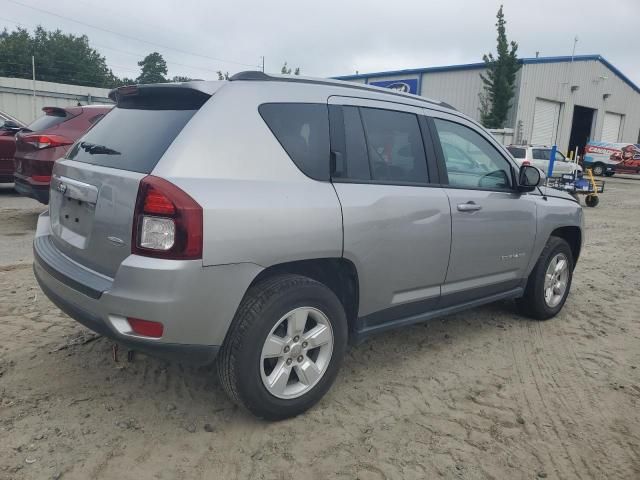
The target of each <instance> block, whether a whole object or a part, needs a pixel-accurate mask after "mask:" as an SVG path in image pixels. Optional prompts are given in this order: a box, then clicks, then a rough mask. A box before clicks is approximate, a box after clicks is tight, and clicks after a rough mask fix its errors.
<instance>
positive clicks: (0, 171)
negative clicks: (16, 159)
mask: <svg viewBox="0 0 640 480" xmlns="http://www.w3.org/2000/svg"><path fill="white" fill-rule="evenodd" d="M24 126H25V125H24V124H23V123H22V122H20V121H19V120H18V119H16V118H13V117H12V116H11V115H8V114H6V113H4V112H0V183H13V154H14V153H15V152H16V139H15V136H16V133H17V132H18V131H19V130H20V129H21V128H23V127H24Z"/></svg>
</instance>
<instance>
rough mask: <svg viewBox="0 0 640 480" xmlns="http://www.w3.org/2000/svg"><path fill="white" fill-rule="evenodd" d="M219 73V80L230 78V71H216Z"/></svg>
mask: <svg viewBox="0 0 640 480" xmlns="http://www.w3.org/2000/svg"><path fill="white" fill-rule="evenodd" d="M216 73H217V74H218V80H229V72H224V73H222V70H218V71H217V72H216Z"/></svg>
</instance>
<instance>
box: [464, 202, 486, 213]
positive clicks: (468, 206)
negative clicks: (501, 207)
mask: <svg viewBox="0 0 640 480" xmlns="http://www.w3.org/2000/svg"><path fill="white" fill-rule="evenodd" d="M478 210H482V206H481V205H477V204H476V202H474V201H473V200H470V201H468V202H467V203H459V204H458V211H459V212H477V211H478Z"/></svg>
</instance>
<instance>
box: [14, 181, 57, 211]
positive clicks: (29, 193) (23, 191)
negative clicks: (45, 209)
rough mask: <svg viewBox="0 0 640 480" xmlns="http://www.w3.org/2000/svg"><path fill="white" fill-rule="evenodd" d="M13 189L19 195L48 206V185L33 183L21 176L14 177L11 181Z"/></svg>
mask: <svg viewBox="0 0 640 480" xmlns="http://www.w3.org/2000/svg"><path fill="white" fill-rule="evenodd" d="M13 182H14V187H15V189H16V191H17V192H18V193H19V194H20V195H24V196H25V197H30V198H33V199H35V200H37V201H39V202H40V203H44V204H45V205H48V204H49V184H48V183H42V182H33V181H30V180H29V178H27V177H23V176H21V175H15V178H14V180H13Z"/></svg>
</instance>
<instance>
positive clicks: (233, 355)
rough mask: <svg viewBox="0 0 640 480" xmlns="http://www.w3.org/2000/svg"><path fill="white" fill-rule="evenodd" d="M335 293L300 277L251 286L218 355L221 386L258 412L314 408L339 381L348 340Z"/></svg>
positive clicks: (288, 413)
mask: <svg viewBox="0 0 640 480" xmlns="http://www.w3.org/2000/svg"><path fill="white" fill-rule="evenodd" d="M347 335H348V333H347V319H346V315H345V312H344V309H343V307H342V304H341V303H340V300H338V298H337V297H336V295H335V294H334V293H333V292H332V291H331V290H330V289H329V288H328V287H326V286H325V285H323V284H321V283H318V282H316V281H315V280H312V279H310V278H307V277H303V276H299V275H280V276H277V277H273V278H271V279H268V280H266V281H263V282H260V283H258V284H257V285H255V286H253V287H251V288H250V289H249V291H248V292H247V294H246V295H245V298H244V299H243V300H242V302H241V304H240V307H239V308H238V312H237V314H236V317H235V318H234V320H233V323H232V325H231V328H230V330H229V333H228V335H227V338H226V340H225V342H224V345H223V347H222V350H221V352H220V357H219V359H218V376H219V378H220V383H221V384H222V386H223V387H224V389H225V390H226V392H227V394H228V395H229V396H230V397H231V399H232V400H235V401H236V402H237V403H239V404H241V405H243V406H244V407H246V408H247V409H248V410H249V411H251V412H252V413H253V414H255V415H256V416H258V417H261V418H265V419H267V420H280V419H284V418H288V417H293V416H296V415H298V414H300V413H302V412H304V411H305V410H307V409H309V408H310V407H312V406H313V405H314V404H315V403H316V402H318V401H319V400H320V399H321V398H322V396H323V395H324V394H325V393H326V392H327V391H328V390H329V388H330V387H331V385H332V383H333V381H334V380H335V378H336V375H337V373H338V370H339V368H340V364H341V362H342V357H343V355H344V351H345V349H346V345H347Z"/></svg>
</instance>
